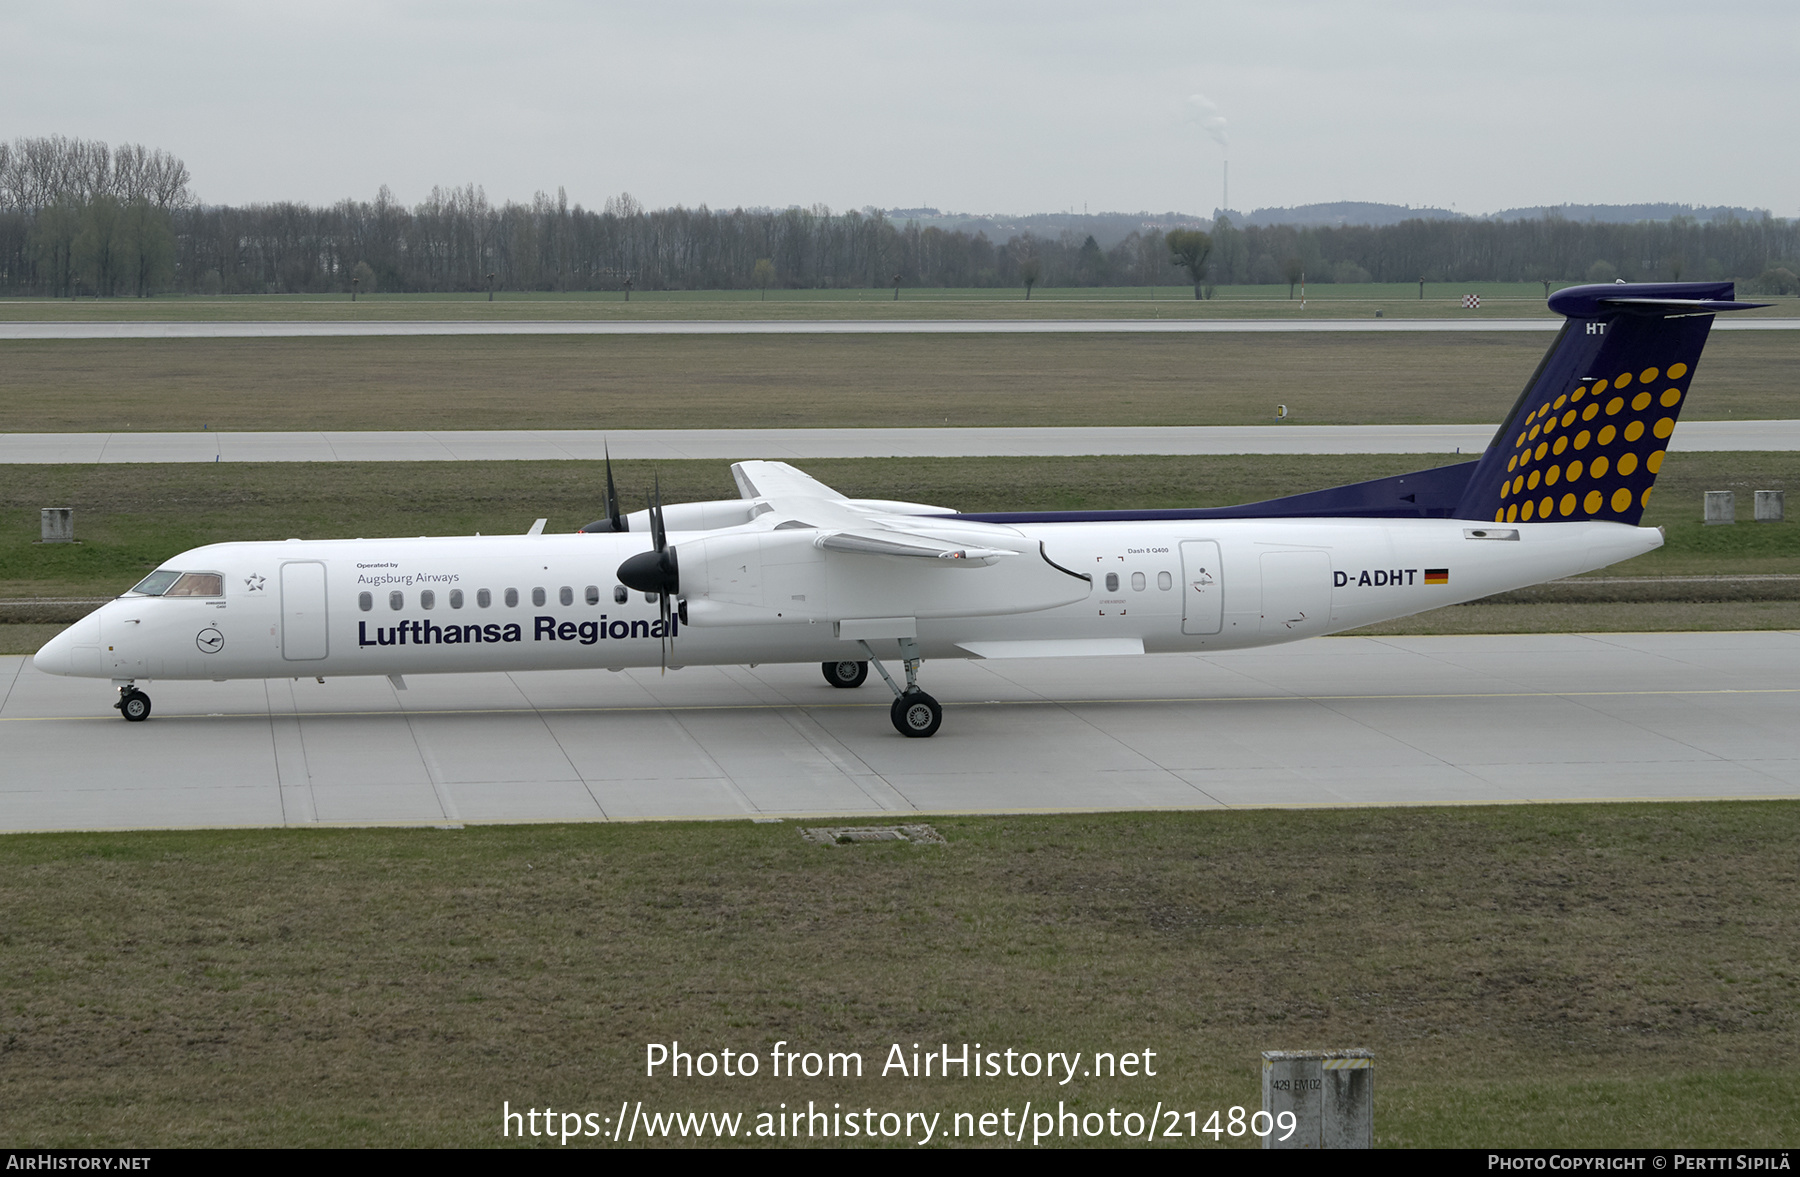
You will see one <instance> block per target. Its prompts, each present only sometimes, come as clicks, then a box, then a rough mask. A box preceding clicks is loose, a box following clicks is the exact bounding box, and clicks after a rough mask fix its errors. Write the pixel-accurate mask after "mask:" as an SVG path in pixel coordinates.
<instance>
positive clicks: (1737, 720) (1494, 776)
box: [0, 632, 1800, 831]
mask: <svg viewBox="0 0 1800 1177" xmlns="http://www.w3.org/2000/svg"><path fill="white" fill-rule="evenodd" d="M922 681H923V683H924V684H925V685H926V687H927V688H928V689H929V690H930V691H932V692H933V693H934V694H935V695H936V696H937V697H938V698H939V699H940V700H942V701H943V703H944V704H945V707H946V713H945V718H944V726H943V729H942V730H941V731H940V732H939V734H938V735H937V736H935V737H934V738H932V739H929V740H908V739H904V738H902V737H901V736H899V735H897V734H896V733H895V732H894V730H893V728H892V727H891V726H889V722H888V701H889V699H890V698H891V696H890V695H888V694H887V693H886V692H885V690H884V689H883V688H882V687H881V686H880V685H879V683H878V682H876V681H875V678H874V676H871V678H870V682H869V683H868V684H866V685H865V686H863V687H862V688H861V689H859V690H856V691H838V690H833V689H832V688H830V687H828V686H826V685H825V683H824V681H823V679H822V678H821V677H820V675H819V671H818V668H817V667H816V666H810V665H808V666H763V667H758V668H754V669H752V668H744V667H727V668H699V667H690V668H688V669H686V670H682V671H677V672H672V673H670V674H668V675H667V676H660V677H659V676H658V675H657V674H656V672H654V671H627V672H624V673H621V674H610V673H607V672H605V671H591V672H590V671H560V672H535V673H522V674H510V675H506V674H489V675H454V676H440V677H433V676H416V677H413V678H411V679H409V680H408V683H409V688H410V689H408V690H407V691H405V692H397V691H395V690H394V689H393V688H392V687H391V686H390V685H389V683H388V682H387V680H386V679H380V678H376V679H338V680H328V681H327V682H325V683H324V684H322V685H321V684H319V683H316V682H314V681H313V680H311V679H303V680H298V681H293V680H276V681H270V682H267V683H263V682H251V683H154V684H151V685H150V686H149V688H148V689H149V691H150V693H151V695H152V697H153V699H154V701H155V705H156V710H155V714H154V715H153V716H152V718H151V719H150V720H149V721H147V722H145V723H141V724H128V723H125V722H124V721H123V720H121V719H119V718H118V717H117V713H116V712H114V711H113V710H112V709H111V707H110V703H111V701H112V698H113V692H112V690H111V688H110V687H109V686H108V684H107V683H106V682H104V681H100V680H84V679H62V678H52V677H49V676H45V675H41V674H39V673H37V672H36V671H35V670H34V669H33V668H32V667H31V666H30V664H29V659H24V658H16V657H14V658H4V659H0V764H4V765H5V766H6V767H5V770H4V772H3V773H0V830H6V831H21V830H52V829H127V828H167V827H188V826H205V827H219V826H278V825H291V826H305V825H315V824H342V825H379V824H444V823H457V822H549V821H620V820H634V819H645V818H745V817H774V816H783V817H796V816H808V815H848V816H862V817H881V816H890V815H891V816H899V815H911V814H915V813H944V812H1018V811H1055V810H1121V809H1213V808H1222V807H1238V806H1267V805H1285V806H1311V805H1412V804H1463V803H1469V804H1477V803H1494V802H1527V801H1578V800H1595V799H1598V800H1628V799H1678V798H1694V799H1705V798H1712V799H1719V798H1730V797H1759V798H1770V797H1781V798H1800V632H1762V633H1718V634H1694V633H1678V634H1603V635H1571V634H1557V635H1526V636H1503V637H1412V638H1322V639H1314V640H1312V641H1307V642H1301V643H1297V644H1295V645H1291V646H1280V647H1274V648H1271V649H1267V650H1257V651H1244V652H1238V653H1231V654H1220V655H1213V656H1207V657H1200V656H1197V655H1162V656H1154V657H1138V658H1087V659H1055V660H1051V659H1044V660H1030V661H1025V660H1021V661H1005V662H949V661H939V662H931V663H928V664H927V665H926V667H925V668H924V672H923V675H922Z"/></svg>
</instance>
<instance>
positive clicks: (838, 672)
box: [819, 662, 869, 688]
mask: <svg viewBox="0 0 1800 1177" xmlns="http://www.w3.org/2000/svg"><path fill="white" fill-rule="evenodd" d="M819 669H820V670H823V671H824V672H825V681H826V682H828V683H830V684H831V685H832V686H834V687H845V688H849V687H860V686H862V685H863V680H864V679H866V678H868V677H869V664H868V663H867V662H821V663H819Z"/></svg>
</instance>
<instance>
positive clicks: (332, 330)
mask: <svg viewBox="0 0 1800 1177" xmlns="http://www.w3.org/2000/svg"><path fill="white" fill-rule="evenodd" d="M1562 325H1563V320H1561V319H1299V320H1295V319H1027V320H1011V319H897V320H880V319H792V320H778V321H771V320H767V319H760V320H758V319H745V320H719V319H688V320H669V319H658V320H635V321H630V322H616V321H594V320H581V319H522V320H506V321H495V320H478V321H454V320H411V321H407V320H385V321H374V320H356V321H338V322H266V323H196V322H179V323H176V322H130V323H121V322H92V323H84V322H60V323H0V340H8V339H297V338H318V339H324V338H335V337H341V336H360V337H370V336H394V335H412V336H417V335H1061V334H1106V335H1112V334H1152V335H1167V334H1176V335H1190V334H1195V335H1207V334H1244V333H1261V332H1276V333H1281V332H1292V331H1305V332H1312V331H1326V332H1342V331H1354V332H1370V331H1374V332H1389V333H1393V332H1400V333H1408V332H1418V331H1475V332H1486V331H1536V332H1540V333H1541V332H1550V331H1556V330H1558V329H1560V328H1561V327H1562ZM1713 330H1715V331H1793V330H1800V319H1748V320H1736V319H1733V320H1723V321H1720V322H1717V323H1714V324H1713Z"/></svg>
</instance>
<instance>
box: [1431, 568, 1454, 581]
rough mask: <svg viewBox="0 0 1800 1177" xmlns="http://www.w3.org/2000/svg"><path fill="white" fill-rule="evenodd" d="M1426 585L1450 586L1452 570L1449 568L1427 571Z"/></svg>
mask: <svg viewBox="0 0 1800 1177" xmlns="http://www.w3.org/2000/svg"><path fill="white" fill-rule="evenodd" d="M1425 583H1426V584H1449V583H1450V570H1449V569H1448V568H1427V569H1426V570H1425Z"/></svg>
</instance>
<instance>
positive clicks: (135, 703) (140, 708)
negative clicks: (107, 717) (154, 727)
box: [119, 691, 150, 723]
mask: <svg viewBox="0 0 1800 1177" xmlns="http://www.w3.org/2000/svg"><path fill="white" fill-rule="evenodd" d="M119 714H120V715H123V716H124V717H125V719H126V720H127V722H130V723H142V722H144V721H145V720H146V719H149V718H150V696H149V695H146V694H144V692H142V691H126V692H125V695H124V697H123V698H121V699H120V700H119Z"/></svg>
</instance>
